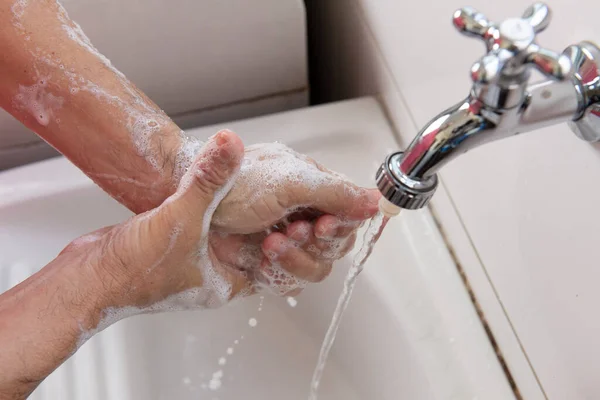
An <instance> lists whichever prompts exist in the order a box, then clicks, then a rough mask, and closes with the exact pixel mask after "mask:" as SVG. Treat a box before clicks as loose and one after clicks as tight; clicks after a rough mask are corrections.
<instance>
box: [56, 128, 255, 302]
mask: <svg viewBox="0 0 600 400" xmlns="http://www.w3.org/2000/svg"><path fill="white" fill-rule="evenodd" d="M243 151H244V147H243V144H242V142H241V141H240V139H239V138H238V137H237V136H235V135H233V134H231V133H220V134H217V135H216V136H215V137H213V138H211V139H210V141H209V142H208V143H207V144H206V145H205V146H204V147H203V149H202V151H201V152H200V153H199V154H198V156H197V158H196V159H195V161H194V163H193V164H192V165H191V166H190V168H189V169H188V171H187V173H186V174H185V175H184V176H183V178H182V179H181V183H180V185H179V187H178V189H177V191H176V192H175V193H174V194H173V195H172V196H170V197H169V198H167V199H166V200H165V201H164V202H163V204H162V205H161V206H159V207H157V208H156V209H154V210H151V211H148V212H146V213H143V214H139V215H137V216H135V217H132V218H131V219H129V220H128V221H126V222H124V223H122V224H120V225H116V226H112V227H107V228H104V229H102V230H99V231H97V232H94V233H92V234H90V235H86V236H84V237H82V238H80V239H78V240H76V241H74V242H73V243H72V244H71V245H70V246H69V247H67V248H66V249H65V250H64V251H63V252H69V251H74V250H81V247H83V246H89V247H90V248H89V251H88V253H90V254H97V253H98V251H97V249H99V248H100V249H102V250H103V251H102V252H101V254H102V260H100V262H97V263H96V264H97V265H98V268H101V269H103V270H102V274H99V275H101V276H106V270H109V271H110V274H109V275H110V276H113V277H114V279H113V280H112V282H107V285H108V286H110V287H109V290H107V291H108V292H109V293H111V294H110V295H111V296H113V297H114V299H115V301H114V304H113V305H112V306H111V307H113V308H114V309H119V308H122V307H128V306H134V307H137V309H138V310H136V311H145V312H150V311H160V310H163V309H184V308H192V307H217V306H220V305H222V304H224V303H226V302H227V301H229V300H230V299H232V298H233V297H235V296H238V295H241V294H245V293H248V292H250V290H251V282H252V276H251V272H250V271H242V270H239V269H236V268H234V267H231V266H230V265H228V264H227V263H225V262H223V261H222V260H221V259H219V257H217V256H216V255H215V251H214V249H213V248H212V245H211V243H210V241H209V226H210V221H211V218H212V214H213V213H214V210H215V208H216V206H217V204H218V203H219V201H221V199H222V198H223V197H224V196H225V195H226V194H227V191H228V190H229V188H230V187H231V184H233V180H234V179H235V174H236V173H237V172H238V170H239V166H240V163H241V160H242V157H243Z"/></svg>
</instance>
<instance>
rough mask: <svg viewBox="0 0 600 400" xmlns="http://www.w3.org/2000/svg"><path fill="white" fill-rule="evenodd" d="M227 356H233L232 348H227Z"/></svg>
mask: <svg viewBox="0 0 600 400" xmlns="http://www.w3.org/2000/svg"><path fill="white" fill-rule="evenodd" d="M227 354H229V355H232V354H233V348H232V347H229V348H228V349H227Z"/></svg>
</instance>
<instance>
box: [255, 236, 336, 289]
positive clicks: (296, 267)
mask: <svg viewBox="0 0 600 400" xmlns="http://www.w3.org/2000/svg"><path fill="white" fill-rule="evenodd" d="M262 247H263V252H264V253H265V255H266V256H267V258H268V259H269V261H270V262H271V263H274V264H275V263H276V264H279V265H281V267H282V268H283V269H285V270H286V271H288V272H289V273H291V274H293V275H294V276H296V277H298V278H300V279H303V280H306V281H309V282H320V281H322V280H323V279H325V278H326V277H327V276H328V275H329V274H330V272H331V263H330V262H327V261H323V260H318V259H316V258H315V257H313V256H312V255H310V254H309V253H308V252H306V251H304V250H303V249H302V248H300V247H296V246H295V245H294V243H293V242H292V241H291V240H289V239H288V238H287V237H286V236H285V235H283V234H281V233H273V234H271V235H269V236H268V237H267V238H266V239H265V240H264V241H263V245H262Z"/></svg>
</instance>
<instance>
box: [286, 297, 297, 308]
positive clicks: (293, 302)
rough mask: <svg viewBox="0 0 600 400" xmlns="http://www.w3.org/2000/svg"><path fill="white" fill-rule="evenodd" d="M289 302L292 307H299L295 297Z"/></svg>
mask: <svg viewBox="0 0 600 400" xmlns="http://www.w3.org/2000/svg"><path fill="white" fill-rule="evenodd" d="M287 302H288V304H289V305H290V307H296V306H297V305H298V300H296V299H295V298H293V297H288V298H287Z"/></svg>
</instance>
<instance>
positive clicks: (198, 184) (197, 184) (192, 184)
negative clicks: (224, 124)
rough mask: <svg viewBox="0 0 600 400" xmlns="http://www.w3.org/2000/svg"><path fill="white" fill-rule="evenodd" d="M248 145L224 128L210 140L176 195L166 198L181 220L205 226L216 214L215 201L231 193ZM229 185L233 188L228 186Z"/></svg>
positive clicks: (192, 224)
mask: <svg viewBox="0 0 600 400" xmlns="http://www.w3.org/2000/svg"><path fill="white" fill-rule="evenodd" d="M243 154H244V145H243V144H242V141H241V140H240V138H239V137H238V136H237V135H235V134H234V133H233V132H229V131H220V132H219V133H217V134H216V135H215V136H213V137H212V138H210V139H209V141H208V142H207V143H206V144H205V145H204V147H203V148H202V150H201V151H200V153H199V155H198V156H197V157H196V159H195V160H194V162H193V163H192V165H191V166H190V168H189V169H188V172H187V173H186V174H185V175H184V176H183V178H182V179H181V182H180V184H179V187H178V189H177V191H176V192H175V194H174V195H173V196H171V197H169V198H168V199H167V200H166V202H165V203H166V204H167V206H168V207H169V208H170V209H171V211H172V212H173V213H174V214H175V217H176V218H177V219H178V221H181V219H183V221H185V222H188V223H189V224H188V226H189V227H194V226H195V227H197V229H202V225H203V224H202V222H203V221H204V220H205V219H209V220H210V218H211V217H212V214H211V215H208V216H207V215H205V214H206V213H207V211H212V212H214V208H216V207H215V205H214V204H213V201H215V200H216V201H220V200H222V198H223V197H224V196H225V195H226V194H227V191H228V189H229V188H230V185H231V184H232V183H233V182H232V178H233V177H234V176H235V174H236V173H237V171H238V170H239V167H240V163H241V160H242V157H243ZM228 186H229V187H228Z"/></svg>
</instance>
